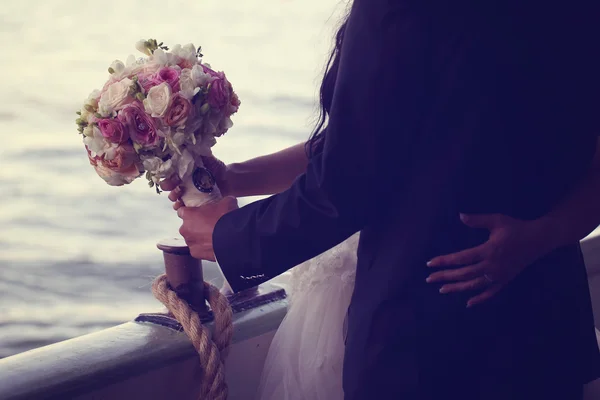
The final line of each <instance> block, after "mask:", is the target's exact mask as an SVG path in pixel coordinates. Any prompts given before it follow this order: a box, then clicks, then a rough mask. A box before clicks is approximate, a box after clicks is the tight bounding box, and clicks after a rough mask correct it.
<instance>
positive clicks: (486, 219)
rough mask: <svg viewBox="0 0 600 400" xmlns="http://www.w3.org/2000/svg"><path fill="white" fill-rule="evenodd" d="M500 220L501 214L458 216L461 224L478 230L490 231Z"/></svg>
mask: <svg viewBox="0 0 600 400" xmlns="http://www.w3.org/2000/svg"><path fill="white" fill-rule="evenodd" d="M501 218H502V215H501V214H460V220H461V221H462V222H463V224H465V225H467V226H468V227H471V228H479V229H492V228H493V227H495V226H496V225H497V224H498V222H499V221H500V219H501Z"/></svg>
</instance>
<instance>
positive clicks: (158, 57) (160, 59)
mask: <svg viewBox="0 0 600 400" xmlns="http://www.w3.org/2000/svg"><path fill="white" fill-rule="evenodd" d="M150 58H151V60H152V63H154V64H157V65H160V66H161V67H166V66H167V65H168V64H169V57H168V56H167V53H165V52H164V50H163V49H156V50H154V53H153V54H152V57H150Z"/></svg>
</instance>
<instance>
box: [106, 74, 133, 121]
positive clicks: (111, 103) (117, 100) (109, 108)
mask: <svg viewBox="0 0 600 400" xmlns="http://www.w3.org/2000/svg"><path fill="white" fill-rule="evenodd" d="M132 83H133V82H132V81H131V79H129V78H125V79H123V80H121V81H119V82H115V83H113V84H111V85H110V86H109V87H108V88H107V89H106V92H104V93H103V94H102V96H100V101H99V102H98V112H99V113H100V115H102V116H103V117H107V116H109V115H110V114H112V112H113V111H116V110H118V109H119V108H120V107H122V106H124V105H125V104H127V103H129V102H131V101H132V98H131V97H129V89H130V88H131V85H132Z"/></svg>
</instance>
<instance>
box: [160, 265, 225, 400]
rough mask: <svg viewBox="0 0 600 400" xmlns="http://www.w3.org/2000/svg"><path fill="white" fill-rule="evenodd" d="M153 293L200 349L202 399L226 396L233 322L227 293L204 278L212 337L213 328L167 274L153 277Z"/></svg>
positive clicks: (223, 397) (196, 347) (216, 399)
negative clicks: (225, 294) (211, 314)
mask: <svg viewBox="0 0 600 400" xmlns="http://www.w3.org/2000/svg"><path fill="white" fill-rule="evenodd" d="M152 293H153V294H154V297H156V298H157V299H158V300H159V301H160V302H161V303H163V304H164V305H165V306H166V307H167V309H168V310H169V312H170V313H171V314H173V316H174V317H175V319H176V320H177V321H178V322H179V323H180V324H181V326H182V327H183V330H184V332H185V333H186V334H187V335H188V337H189V338H190V341H191V342H192V344H193V345H194V348H195V349H196V351H197V352H198V356H199V357H200V365H201V367H202V370H203V371H204V375H203V377H202V378H203V379H202V386H201V389H200V397H199V398H200V399H202V400H226V399H227V393H228V389H227V384H226V383H225V367H224V365H223V359H224V358H225V356H226V352H227V348H228V346H229V344H230V343H231V337H232V335H233V324H232V322H231V321H232V317H233V313H232V311H231V307H230V306H229V302H228V301H227V299H226V298H225V296H223V295H222V294H221V293H220V292H219V290H218V289H217V288H216V287H214V286H213V285H211V284H210V283H207V282H204V297H205V298H206V299H207V300H208V304H210V307H211V309H212V311H213V314H214V322H215V323H214V327H215V329H214V333H213V337H212V340H211V335H210V331H209V330H208V328H206V327H205V326H203V325H202V322H201V321H200V317H199V316H198V313H196V312H195V311H194V310H192V308H191V307H190V306H189V305H188V303H187V302H186V301H184V300H182V299H181V298H179V297H178V296H177V294H176V293H175V292H174V291H173V290H172V289H171V287H170V286H169V284H168V282H167V276H166V275H161V276H159V277H158V278H156V279H155V280H154V283H153V284H152Z"/></svg>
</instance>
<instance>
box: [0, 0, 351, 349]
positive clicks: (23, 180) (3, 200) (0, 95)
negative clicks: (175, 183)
mask: <svg viewBox="0 0 600 400" xmlns="http://www.w3.org/2000/svg"><path fill="white" fill-rule="evenodd" d="M99 4H101V5H102V6H101V7H98V5H99ZM167 4H168V7H167ZM343 8H344V4H338V2H337V1H334V0H326V1H317V0H305V1H302V2H300V1H292V0H261V1H254V0H250V1H244V2H242V1H235V0H220V1H216V0H205V1H195V2H194V1H186V0H173V1H170V2H168V3H165V2H164V1H162V2H159V1H156V0H144V1H141V0H136V1H131V2H123V1H118V0H104V1H103V2H100V3H98V2H92V1H85V0H79V1H75V0H53V1H51V2H50V1H49V2H46V1H43V0H22V1H17V2H15V1H13V2H6V4H3V5H2V7H1V8H0V42H1V43H2V44H3V54H2V57H1V58H0V76H2V79H1V80H0V104H1V106H0V139H1V141H2V146H0V189H1V193H2V195H1V196H0V226H2V229H1V230H0V357H3V356H7V355H10V354H14V353H16V352H19V351H23V350H26V349H29V348H32V347H36V346H40V345H43V344H46V343H49V342H54V341H58V340H63V339H65V338H68V337H72V336H76V335H80V334H83V333H86V332H90V331H92V330H95V329H101V328H104V327H107V326H111V325H114V324H117V323H119V322H122V321H126V320H129V319H131V318H133V317H135V316H136V315H137V314H138V313H139V312H143V311H149V310H155V309H157V308H159V307H160V304H158V302H156V301H155V300H154V299H153V298H152V295H151V293H150V283H151V281H152V278H153V277H154V276H156V275H158V274H160V273H161V271H162V268H163V267H162V257H161V254H160V252H159V251H158V250H157V249H156V248H155V243H156V241H157V240H158V239H161V238H163V237H168V236H173V235H174V234H176V233H177V229H178V227H179V220H178V219H177V218H176V216H175V215H174V213H173V212H172V210H171V209H170V204H169V202H168V200H167V199H166V196H164V195H163V196H157V195H156V194H154V193H153V191H152V190H150V189H148V187H147V185H146V183H145V182H144V181H143V180H140V181H139V182H135V183H134V184H132V185H130V186H128V187H121V188H113V187H109V186H107V185H105V184H104V182H103V181H102V180H100V178H98V177H97V176H96V175H95V173H94V172H93V170H92V168H91V167H89V165H88V164H87V159H86V155H85V151H84V150H83V146H82V144H81V142H80V138H79V137H78V135H77V131H76V127H75V125H74V117H75V114H74V112H75V111H76V110H77V109H78V108H79V107H80V104H81V101H83V100H84V99H85V98H86V97H87V95H88V93H89V92H90V91H91V90H92V89H94V88H97V87H100V86H101V85H102V83H103V82H104V80H105V79H106V77H107V72H106V69H107V68H108V66H109V64H110V62H111V61H112V60H113V59H115V58H120V59H123V60H124V59H125V58H126V57H127V56H128V55H129V54H131V53H135V49H134V47H133V45H134V43H135V42H136V41H137V40H138V39H140V38H147V37H156V38H157V39H160V40H161V41H164V42H165V43H170V44H174V43H186V42H190V41H191V42H194V44H195V45H202V47H203V50H204V54H205V61H207V62H209V63H211V64H213V66H214V67H216V68H217V69H222V70H225V71H226V73H227V75H228V77H229V79H230V80H231V81H232V83H233V84H234V86H235V88H236V91H237V92H238V93H239V95H240V98H241V100H242V107H241V109H240V112H239V113H238V115H236V117H235V120H234V122H235V127H234V128H233V129H232V130H231V131H230V132H229V133H228V134H227V136H226V137H224V138H222V139H221V140H220V143H219V144H218V146H217V147H216V148H215V153H216V154H217V155H218V156H220V157H221V158H222V159H224V160H225V161H234V160H235V161H240V160H242V159H246V158H249V157H252V156H256V155H259V154H264V153H267V152H271V151H276V150H278V149H280V148H282V147H284V146H288V145H291V144H294V143H296V142H298V141H300V140H303V139H305V138H306V137H307V136H308V134H309V131H310V127H311V122H312V121H313V117H314V111H315V102H314V100H315V98H316V96H315V95H316V88H317V83H318V79H319V76H320V73H321V71H322V66H323V64H324V60H325V56H326V54H327V51H328V49H329V45H330V38H331V35H332V30H333V28H334V27H335V24H336V23H337V19H338V15H339V12H340V11H342V10H343ZM206 269H207V271H206V272H205V275H206V276H207V278H208V279H212V280H215V283H219V282H218V280H219V279H220V278H219V276H218V274H217V273H216V272H215V271H214V268H211V266H210V265H207V267H206Z"/></svg>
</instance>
